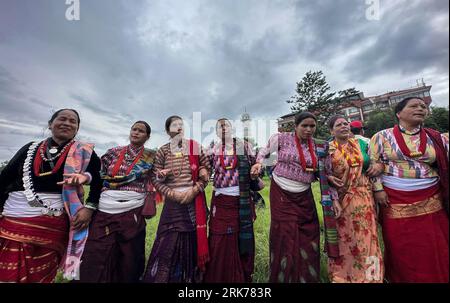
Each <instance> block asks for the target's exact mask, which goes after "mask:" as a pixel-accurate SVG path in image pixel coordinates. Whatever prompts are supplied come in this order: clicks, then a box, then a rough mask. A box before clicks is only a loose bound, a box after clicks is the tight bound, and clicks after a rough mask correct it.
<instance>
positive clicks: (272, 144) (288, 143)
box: [256, 133, 316, 183]
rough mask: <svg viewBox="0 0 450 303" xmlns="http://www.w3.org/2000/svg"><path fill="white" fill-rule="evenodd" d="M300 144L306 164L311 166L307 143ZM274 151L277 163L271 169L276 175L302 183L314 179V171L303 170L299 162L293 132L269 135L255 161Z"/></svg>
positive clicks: (261, 160)
mask: <svg viewBox="0 0 450 303" xmlns="http://www.w3.org/2000/svg"><path fill="white" fill-rule="evenodd" d="M301 146H302V149H303V154H304V156H305V161H306V165H307V166H312V159H311V155H310V153H309V147H308V144H307V143H303V142H302V143H301ZM314 150H316V146H315V144H314ZM274 152H277V153H278V158H277V164H276V166H275V169H274V170H273V173H275V174H276V175H277V176H279V177H283V178H286V179H289V180H293V181H297V182H302V183H312V182H314V181H315V180H316V177H315V175H314V173H311V172H305V171H304V170H303V168H302V166H301V164H300V157H299V156H298V150H297V145H296V143H295V134H294V133H278V134H275V135H273V136H272V137H270V139H269V142H268V144H267V146H266V147H264V148H262V149H261V150H260V151H259V153H258V157H257V159H256V161H257V162H258V163H262V162H263V161H264V158H267V157H269V156H270V154H272V153H274Z"/></svg>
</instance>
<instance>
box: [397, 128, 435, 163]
mask: <svg viewBox="0 0 450 303" xmlns="http://www.w3.org/2000/svg"><path fill="white" fill-rule="evenodd" d="M419 133H420V144H419V150H418V151H414V152H412V151H411V150H410V149H409V147H408V146H407V145H406V142H405V139H404V138H403V136H402V133H401V130H400V127H399V126H398V125H395V126H394V137H395V141H397V143H398V147H399V148H400V150H401V151H402V153H403V154H404V155H405V156H407V157H410V158H416V157H420V156H423V154H425V149H426V148H427V135H426V133H425V130H424V129H423V128H422V127H421V128H420V131H419Z"/></svg>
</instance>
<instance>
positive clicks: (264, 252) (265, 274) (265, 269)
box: [56, 178, 328, 283]
mask: <svg viewBox="0 0 450 303" xmlns="http://www.w3.org/2000/svg"><path fill="white" fill-rule="evenodd" d="M264 183H265V185H266V186H265V188H264V189H263V190H262V191H261V192H260V194H261V195H262V196H263V198H264V200H265V202H266V206H265V208H257V209H256V215H257V219H256V221H255V224H254V231H255V243H256V248H255V251H256V256H255V273H254V276H253V281H254V282H257V283H264V282H268V279H269V230H270V200H269V189H270V181H269V179H268V178H264ZM312 189H313V193H314V200H315V201H316V208H317V211H318V215H319V222H320V227H321V231H322V230H323V219H322V207H321V205H320V191H319V183H318V182H315V183H313V186H312ZM211 191H212V187H211V186H208V187H207V188H206V197H207V200H208V205H209V202H210V199H211ZM162 207H163V205H162V204H159V205H158V206H157V215H156V217H155V218H152V219H150V220H147V236H146V243H145V254H146V260H148V256H149V255H150V251H151V248H152V245H153V242H154V240H155V236H156V230H157V228H158V223H159V216H160V214H161V210H162ZM322 251H323V237H322V235H321V252H322ZM320 267H321V268H320V277H321V281H322V282H328V277H327V261H326V256H325V255H324V254H323V253H321V266H320ZM56 282H64V279H62V276H61V274H58V276H57V279H56Z"/></svg>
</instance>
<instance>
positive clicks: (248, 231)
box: [204, 119, 256, 283]
mask: <svg viewBox="0 0 450 303" xmlns="http://www.w3.org/2000/svg"><path fill="white" fill-rule="evenodd" d="M216 133H217V137H218V138H219V140H218V141H217V142H215V143H214V145H213V146H211V147H210V148H209V150H208V156H209V159H210V164H211V166H212V167H213V169H214V181H213V185H214V191H213V193H212V198H211V215H210V219H209V251H210V259H211V260H210V262H209V263H208V266H207V270H206V274H205V280H204V282H207V283H211V282H212V283H244V282H247V283H250V282H252V275H253V269H254V260H255V238H254V233H253V221H254V220H255V218H256V215H255V205H254V204H253V201H252V199H251V195H250V183H251V179H250V167H251V166H252V165H253V164H254V163H255V160H256V157H255V156H254V154H253V150H252V148H251V146H250V144H249V143H248V142H245V141H243V140H240V139H238V138H233V128H232V125H231V123H230V121H229V120H228V119H220V120H218V121H217V124H216Z"/></svg>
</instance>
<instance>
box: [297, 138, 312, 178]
mask: <svg viewBox="0 0 450 303" xmlns="http://www.w3.org/2000/svg"><path fill="white" fill-rule="evenodd" d="M294 137H295V144H296V146H297V152H298V156H299V158H300V165H301V166H302V168H303V171H305V172H307V173H312V172H314V171H315V170H316V168H317V158H316V153H315V152H314V147H313V140H312V139H311V138H308V149H309V154H310V155H311V160H312V167H307V166H306V160H305V155H304V154H303V148H302V145H301V144H300V139H299V138H298V137H297V134H295V133H294Z"/></svg>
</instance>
